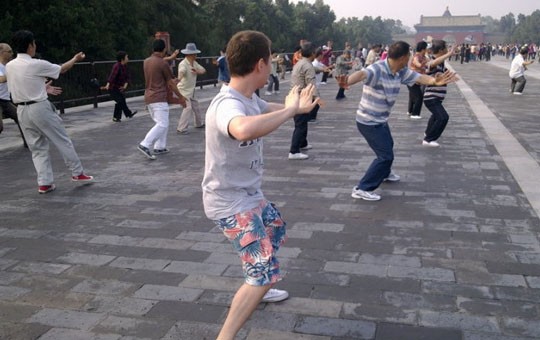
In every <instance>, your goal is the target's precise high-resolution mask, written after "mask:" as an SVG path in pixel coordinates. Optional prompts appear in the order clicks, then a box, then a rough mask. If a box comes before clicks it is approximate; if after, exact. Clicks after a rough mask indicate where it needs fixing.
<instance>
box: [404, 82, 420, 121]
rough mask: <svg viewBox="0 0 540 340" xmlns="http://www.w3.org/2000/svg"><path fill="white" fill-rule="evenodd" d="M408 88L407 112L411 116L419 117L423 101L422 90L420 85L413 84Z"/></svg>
mask: <svg viewBox="0 0 540 340" xmlns="http://www.w3.org/2000/svg"><path fill="white" fill-rule="evenodd" d="M407 87H408V88H409V110H408V111H407V112H409V113H410V114H411V116H420V112H421V111H422V102H423V101H424V88H423V86H422V85H418V84H414V85H413V86H407Z"/></svg>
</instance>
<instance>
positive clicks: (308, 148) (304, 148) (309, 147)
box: [300, 144, 313, 150]
mask: <svg viewBox="0 0 540 340" xmlns="http://www.w3.org/2000/svg"><path fill="white" fill-rule="evenodd" d="M311 149H313V145H311V144H308V145H306V146H304V147H303V148H300V150H311Z"/></svg>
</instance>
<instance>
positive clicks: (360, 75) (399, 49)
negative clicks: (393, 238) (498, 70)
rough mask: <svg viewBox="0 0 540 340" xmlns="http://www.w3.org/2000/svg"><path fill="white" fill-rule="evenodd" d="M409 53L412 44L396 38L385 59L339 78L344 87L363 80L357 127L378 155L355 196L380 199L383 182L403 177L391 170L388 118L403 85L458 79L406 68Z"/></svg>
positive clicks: (450, 73) (448, 75)
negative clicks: (376, 190)
mask: <svg viewBox="0 0 540 340" xmlns="http://www.w3.org/2000/svg"><path fill="white" fill-rule="evenodd" d="M410 56H411V52H410V45H409V44H408V43H406V42H404V41H397V42H394V43H393V44H392V45H391V46H390V48H389V49H388V58H387V59H386V60H380V61H378V62H376V63H374V64H372V65H370V66H368V67H366V68H364V69H362V70H359V71H356V72H354V73H352V74H351V75H350V76H342V77H339V78H338V84H339V86H340V87H343V88H345V89H348V88H349V87H350V86H351V85H353V84H356V83H358V82H361V81H363V82H364V87H363V90H362V98H361V100H360V104H359V105H358V109H357V110H356V126H357V128H358V131H359V132H360V134H362V136H364V138H365V139H366V141H367V143H368V145H369V146H370V147H371V149H372V150H373V152H375V155H376V156H377V158H376V159H375V160H373V162H372V163H371V165H370V166H369V168H368V170H367V171H366V173H365V174H364V176H363V177H362V178H361V179H360V181H359V183H358V185H357V186H355V187H354V188H353V190H352V194H351V196H352V197H353V198H359V199H363V200H366V201H378V200H380V199H381V196H380V195H379V194H377V193H375V192H374V191H375V189H377V188H378V187H379V186H380V185H381V183H382V182H383V181H385V180H387V181H391V182H397V181H399V180H400V177H399V176H398V175H396V174H394V173H393V172H392V163H393V161H394V150H393V149H394V140H393V139H392V134H391V132H390V127H389V126H388V117H389V116H390V110H391V109H392V107H393V106H394V103H395V102H396V99H397V96H398V94H399V90H400V86H401V84H404V85H409V86H411V85H413V84H415V83H417V84H420V85H445V84H449V83H452V82H454V81H456V80H457V79H458V78H457V76H456V75H455V73H452V72H450V71H447V72H445V73H442V74H437V75H435V76H434V77H431V76H428V75H425V74H420V73H417V72H414V71H412V70H410V69H409V68H408V67H407V65H408V63H409V59H410Z"/></svg>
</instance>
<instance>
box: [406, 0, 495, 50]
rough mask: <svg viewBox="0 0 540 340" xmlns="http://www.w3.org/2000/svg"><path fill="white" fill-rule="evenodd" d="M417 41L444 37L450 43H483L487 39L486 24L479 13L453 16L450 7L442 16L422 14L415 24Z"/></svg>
mask: <svg viewBox="0 0 540 340" xmlns="http://www.w3.org/2000/svg"><path fill="white" fill-rule="evenodd" d="M414 28H415V29H416V35H415V40H416V41H422V40H425V41H430V40H431V39H442V40H445V41H446V42H447V43H449V44H463V43H465V44H481V43H484V42H486V43H487V41H486V36H485V33H484V28H485V25H484V24H482V17H481V16H480V14H478V15H457V16H453V15H452V14H451V13H450V10H449V9H448V7H446V11H445V12H444V14H443V15H442V16H438V17H435V16H429V17H428V16H423V15H422V16H421V17H420V23H419V24H417V25H414Z"/></svg>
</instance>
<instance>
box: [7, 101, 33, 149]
mask: <svg viewBox="0 0 540 340" xmlns="http://www.w3.org/2000/svg"><path fill="white" fill-rule="evenodd" d="M3 118H11V119H13V120H14V121H15V123H16V124H17V127H18V128H19V132H20V133H21V138H22V140H23V143H24V147H25V148H27V147H28V144H26V139H25V138H24V134H23V132H22V129H21V125H20V124H19V118H17V107H16V106H15V104H13V103H12V102H11V101H9V100H3V99H0V127H2V128H1V129H0V132H2V130H3V124H1V123H2V119H3Z"/></svg>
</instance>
